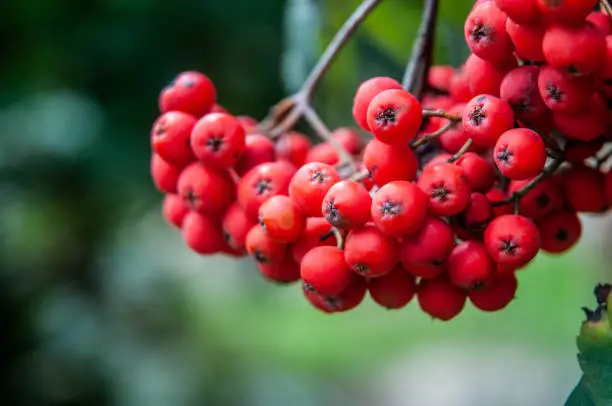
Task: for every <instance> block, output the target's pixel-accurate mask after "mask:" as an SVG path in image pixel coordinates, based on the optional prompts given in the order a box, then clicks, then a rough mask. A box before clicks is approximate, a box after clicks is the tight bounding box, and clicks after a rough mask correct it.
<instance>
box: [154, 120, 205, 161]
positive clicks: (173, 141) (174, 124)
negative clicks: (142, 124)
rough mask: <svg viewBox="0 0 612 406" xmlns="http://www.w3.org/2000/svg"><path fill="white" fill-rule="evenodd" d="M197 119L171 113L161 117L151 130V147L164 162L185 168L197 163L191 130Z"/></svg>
mask: <svg viewBox="0 0 612 406" xmlns="http://www.w3.org/2000/svg"><path fill="white" fill-rule="evenodd" d="M195 124H196V119H195V118H194V117H193V116H190V115H189V114H186V113H181V112H178V111H170V112H168V113H164V114H163V115H161V116H160V117H159V118H158V119H157V120H156V121H155V123H154V124H153V129H152V130H151V146H152V147H153V150H154V151H155V152H156V153H157V154H158V155H159V156H160V157H162V158H163V159H164V161H166V162H168V163H170V164H172V165H175V166H178V167H181V168H182V167H183V166H185V165H187V164H188V163H190V162H193V161H195V155H194V154H193V151H192V149H191V141H190V137H191V130H192V129H193V126H195Z"/></svg>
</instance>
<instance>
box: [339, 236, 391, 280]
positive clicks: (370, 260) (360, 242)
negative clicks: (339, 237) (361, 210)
mask: <svg viewBox="0 0 612 406" xmlns="http://www.w3.org/2000/svg"><path fill="white" fill-rule="evenodd" d="M344 244H345V245H344V259H345V260H346V263H347V264H348V266H349V267H350V268H351V269H352V270H353V271H355V272H357V273H358V274H359V275H361V276H365V277H369V278H376V277H379V276H382V275H384V274H386V273H388V272H390V271H391V269H393V267H394V266H395V264H397V261H398V252H397V244H396V242H395V241H394V240H392V239H390V238H389V237H387V236H385V235H384V234H383V233H382V232H381V231H380V230H379V229H378V228H376V227H374V226H372V225H366V226H365V227H363V228H360V229H357V230H352V231H351V232H349V233H348V235H347V237H346V240H345V243H344Z"/></svg>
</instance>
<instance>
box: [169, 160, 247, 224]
mask: <svg viewBox="0 0 612 406" xmlns="http://www.w3.org/2000/svg"><path fill="white" fill-rule="evenodd" d="M178 193H179V194H180V195H181V196H182V197H183V199H184V200H185V202H186V204H187V206H188V207H189V208H190V209H191V210H194V211H197V212H200V213H202V214H207V215H210V216H218V215H220V214H223V212H225V210H226V209H227V208H228V207H229V206H230V204H232V202H233V201H234V199H235V197H236V191H235V186H234V181H233V180H232V178H231V176H230V175H229V173H227V171H224V170H219V169H214V168H210V167H207V166H204V165H202V164H201V163H199V162H194V163H192V164H190V165H189V166H187V167H186V168H185V169H183V171H182V172H181V175H180V176H179V179H178Z"/></svg>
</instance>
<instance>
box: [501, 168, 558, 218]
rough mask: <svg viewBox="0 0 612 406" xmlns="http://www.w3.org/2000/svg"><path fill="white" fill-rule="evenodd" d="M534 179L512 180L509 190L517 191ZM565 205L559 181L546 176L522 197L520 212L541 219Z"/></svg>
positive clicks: (511, 191)
mask: <svg viewBox="0 0 612 406" xmlns="http://www.w3.org/2000/svg"><path fill="white" fill-rule="evenodd" d="M531 180H532V179H525V180H515V181H512V182H510V189H509V192H510V193H513V192H517V191H519V190H521V189H522V188H523V187H525V186H526V185H527V184H528V183H529V182H530V181H531ZM562 205H563V193H562V192H561V189H560V188H559V186H558V185H557V183H556V182H555V181H554V180H553V179H551V178H546V179H543V180H541V181H540V182H538V183H537V184H536V185H535V186H534V187H533V189H531V190H530V191H529V192H528V193H527V194H526V195H524V196H523V197H522V198H521V202H520V203H519V213H520V214H522V215H523V216H525V217H530V218H531V219H533V220H536V219H539V218H541V217H544V216H546V215H547V214H549V213H551V212H553V211H554V210H556V209H557V208H559V207H561V206H562Z"/></svg>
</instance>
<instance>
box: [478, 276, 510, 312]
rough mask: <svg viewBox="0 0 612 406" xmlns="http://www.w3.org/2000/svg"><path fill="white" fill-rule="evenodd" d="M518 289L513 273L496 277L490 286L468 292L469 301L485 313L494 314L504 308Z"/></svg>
mask: <svg viewBox="0 0 612 406" xmlns="http://www.w3.org/2000/svg"><path fill="white" fill-rule="evenodd" d="M517 289H518V281H517V280H516V275H515V274H514V273H506V274H503V275H498V276H496V278H495V280H494V281H493V283H492V284H490V285H489V286H487V287H484V288H482V289H477V290H473V291H471V292H470V296H469V297H470V301H471V302H472V304H473V305H474V306H475V307H476V308H477V309H480V310H482V311H485V312H496V311H499V310H502V309H504V308H506V307H507V306H508V305H509V304H510V302H512V300H514V295H515V294H516V290H517Z"/></svg>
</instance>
